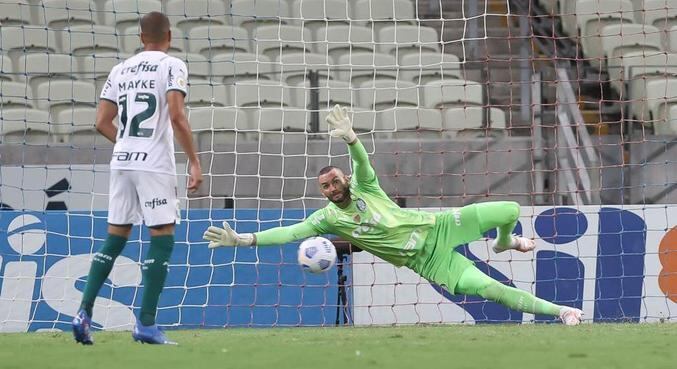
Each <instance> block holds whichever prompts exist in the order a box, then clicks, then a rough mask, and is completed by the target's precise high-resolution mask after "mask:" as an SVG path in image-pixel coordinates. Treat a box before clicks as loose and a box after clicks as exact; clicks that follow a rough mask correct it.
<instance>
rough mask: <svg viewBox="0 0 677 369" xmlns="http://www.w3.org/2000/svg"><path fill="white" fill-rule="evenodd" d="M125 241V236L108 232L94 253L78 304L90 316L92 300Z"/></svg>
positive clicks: (92, 305) (123, 246)
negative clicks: (101, 244) (80, 301)
mask: <svg viewBox="0 0 677 369" xmlns="http://www.w3.org/2000/svg"><path fill="white" fill-rule="evenodd" d="M126 243H127V238H125V237H121V236H116V235H112V234H109V235H108V238H106V242H105V243H104V245H103V247H102V248H101V250H99V252H97V253H96V254H94V259H93V260H92V265H91V267H90V268H89V274H88V275H87V284H86V285H85V291H84V293H83V295H82V303H81V304H80V309H83V310H85V311H86V312H87V314H88V315H89V316H90V317H91V316H92V310H93V307H94V300H95V299H96V296H97V295H98V294H99V290H100V289H101V286H103V283H104V282H105V281H106V278H108V275H109V274H110V272H111V270H112V269H113V265H114V264H115V259H116V258H117V257H118V255H120V253H121V252H122V250H123V249H124V248H125V244H126Z"/></svg>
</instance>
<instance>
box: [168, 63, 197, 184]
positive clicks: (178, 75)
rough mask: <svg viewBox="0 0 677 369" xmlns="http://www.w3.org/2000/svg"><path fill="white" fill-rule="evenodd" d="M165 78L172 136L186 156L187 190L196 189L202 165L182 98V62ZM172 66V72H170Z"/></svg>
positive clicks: (183, 73) (184, 92)
mask: <svg viewBox="0 0 677 369" xmlns="http://www.w3.org/2000/svg"><path fill="white" fill-rule="evenodd" d="M169 68H170V69H169V72H168V80H167V95H166V97H167V106H168V108H169V120H170V121H171V122H172V128H173V129H174V137H176V140H177V141H178V142H179V145H181V148H182V149H183V152H185V153H186V156H187V157H188V173H189V176H190V177H189V179H188V186H187V189H188V191H189V192H195V191H197V189H198V187H200V183H202V167H201V166H200V159H198V157H197V152H196V150H195V145H194V144H193V133H192V130H191V128H190V124H189V123H188V118H186V111H185V106H184V98H185V96H186V93H187V91H186V84H187V83H186V75H187V72H186V67H185V64H183V63H182V62H178V61H177V63H176V64H174V65H171V66H170V67H169ZM172 68H173V70H174V71H173V72H172Z"/></svg>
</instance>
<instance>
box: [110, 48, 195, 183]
mask: <svg viewBox="0 0 677 369" xmlns="http://www.w3.org/2000/svg"><path fill="white" fill-rule="evenodd" d="M187 79H188V68H186V64H185V63H184V62H183V61H181V60H179V59H177V58H175V57H173V56H169V55H167V54H166V53H164V52H161V51H143V52H140V53H138V54H136V55H134V56H132V57H131V58H129V59H127V60H125V61H124V62H122V63H120V64H118V65H116V66H115V67H113V69H112V70H111V72H110V74H109V75H108V80H107V81H106V84H105V85H104V87H103V90H102V91H101V99H105V100H109V101H111V102H113V103H114V104H117V106H118V132H117V140H116V142H115V147H114V148H113V157H112V159H111V162H110V167H111V169H121V170H142V171H148V172H159V173H168V174H176V163H175V161H174V130H173V129H172V124H171V121H170V119H169V106H168V105H167V92H168V91H171V90H177V91H181V92H182V93H183V94H184V96H185V95H186V93H187Z"/></svg>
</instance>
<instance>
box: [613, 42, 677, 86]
mask: <svg viewBox="0 0 677 369" xmlns="http://www.w3.org/2000/svg"><path fill="white" fill-rule="evenodd" d="M618 63H620V65H619V64H618ZM619 69H620V70H619ZM664 76H675V77H677V54H671V53H666V52H662V51H655V50H654V51H651V50H649V51H631V52H628V53H625V54H623V58H622V59H621V58H618V59H613V60H611V61H610V64H609V80H610V82H611V86H612V87H613V88H614V89H615V90H616V91H617V92H621V93H622V96H623V97H627V96H628V95H627V92H626V90H625V89H626V85H628V86H627V87H629V88H630V89H631V90H634V89H637V88H641V87H640V86H639V85H640V84H643V83H645V82H646V80H648V79H652V78H656V77H659V78H661V77H663V78H664Z"/></svg>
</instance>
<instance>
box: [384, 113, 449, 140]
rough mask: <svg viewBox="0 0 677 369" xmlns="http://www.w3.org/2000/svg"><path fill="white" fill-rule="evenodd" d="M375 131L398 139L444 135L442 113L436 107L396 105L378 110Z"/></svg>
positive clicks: (440, 136)
mask: <svg viewBox="0 0 677 369" xmlns="http://www.w3.org/2000/svg"><path fill="white" fill-rule="evenodd" d="M376 127H377V132H382V134H385V136H386V137H395V138H398V139H407V138H410V139H421V138H431V139H439V138H444V137H446V134H445V132H444V126H443V124H442V115H441V114H440V111H439V110H437V109H425V108H416V107H397V108H395V109H392V110H385V111H382V112H378V118H377V126H376Z"/></svg>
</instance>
